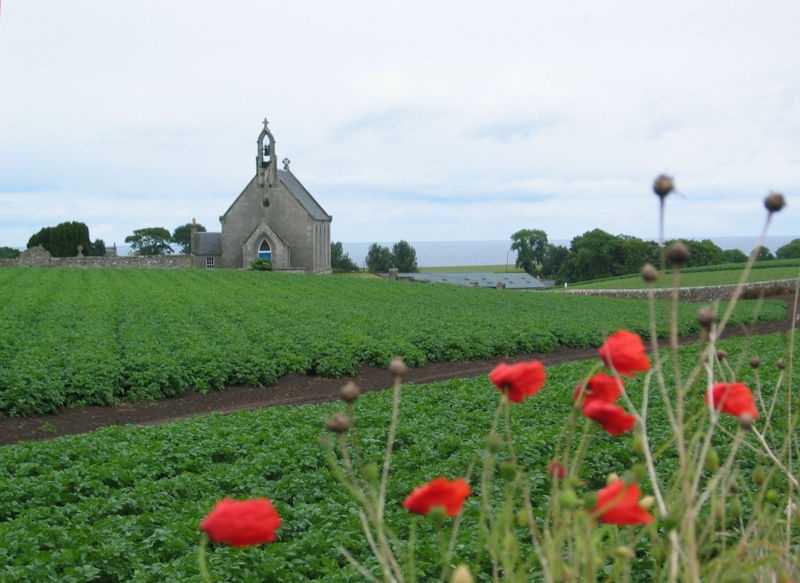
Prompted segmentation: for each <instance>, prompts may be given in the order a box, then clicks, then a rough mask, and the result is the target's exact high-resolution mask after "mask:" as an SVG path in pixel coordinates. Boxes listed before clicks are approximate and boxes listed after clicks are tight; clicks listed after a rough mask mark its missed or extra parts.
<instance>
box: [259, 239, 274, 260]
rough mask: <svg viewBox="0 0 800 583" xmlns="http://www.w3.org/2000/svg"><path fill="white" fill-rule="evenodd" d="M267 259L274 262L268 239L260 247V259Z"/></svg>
mask: <svg viewBox="0 0 800 583" xmlns="http://www.w3.org/2000/svg"><path fill="white" fill-rule="evenodd" d="M265 257H266V258H267V259H269V260H270V261H272V249H270V248H269V243H267V240H266V239H264V240H262V241H261V244H260V245H259V246H258V258H259V259H264V258H265Z"/></svg>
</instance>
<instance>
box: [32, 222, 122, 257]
mask: <svg viewBox="0 0 800 583" xmlns="http://www.w3.org/2000/svg"><path fill="white" fill-rule="evenodd" d="M37 245H41V246H42V247H44V248H45V249H47V251H48V252H49V253H50V255H52V256H53V257H75V256H77V255H78V245H80V246H81V247H82V248H83V254H84V255H97V256H100V255H105V252H106V245H105V243H104V242H103V240H102V239H97V240H96V241H95V242H94V243H92V242H91V240H90V239H89V227H87V226H86V223H81V222H78V221H72V222H67V223H59V224H58V225H56V226H55V227H44V228H42V229H41V230H40V231H39V232H38V233H36V234H35V235H32V236H31V238H30V239H28V247H36V246H37Z"/></svg>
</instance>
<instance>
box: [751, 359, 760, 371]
mask: <svg viewBox="0 0 800 583" xmlns="http://www.w3.org/2000/svg"><path fill="white" fill-rule="evenodd" d="M759 366H761V359H760V358H758V357H757V356H754V357H753V358H751V359H750V368H758V367H759Z"/></svg>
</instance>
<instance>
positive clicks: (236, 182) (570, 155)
mask: <svg viewBox="0 0 800 583" xmlns="http://www.w3.org/2000/svg"><path fill="white" fill-rule="evenodd" d="M798 23H800V2H797V1H796V0H785V1H778V0H763V1H762V2H759V3H755V2H752V0H748V1H739V0H725V1H718V0H708V1H698V0H691V1H683V0H671V1H669V2H657V1H647V2H642V1H641V0H635V1H606V2H598V1H596V0H574V1H567V2H556V1H547V2H544V1H534V0H519V1H515V0H511V1H503V0H498V1H497V2H491V3H490V2H486V1H485V0H481V1H472V0H458V1H450V0H424V1H423V0H404V1H403V2H381V1H375V0H364V1H362V0H337V1H322V0H319V1H309V0H291V1H286V0H283V1H281V2H275V1H270V0H253V1H244V0H226V1H225V2H218V1H216V2H211V1H202V0H191V1H189V0H157V1H156V0H71V1H64V0H2V5H1V6H0V246H2V245H8V246H12V247H20V248H24V246H25V244H26V243H27V240H28V238H29V237H30V236H31V235H32V234H33V233H35V232H37V231H38V230H39V229H41V228H42V227H44V226H52V225H56V224H58V223H60V222H64V221H73V220H74V221H83V222H85V223H86V224H87V225H88V226H89V230H90V235H91V238H92V239H95V238H100V239H103V240H104V241H105V242H106V244H107V245H111V244H113V243H118V244H122V243H123V242H124V239H125V237H126V236H128V235H130V234H131V233H132V232H133V230H134V229H139V228H143V227H153V226H162V227H166V228H167V229H169V230H170V231H172V230H173V229H174V228H175V227H176V226H178V225H181V224H185V223H187V222H190V221H191V219H192V218H196V219H197V221H198V222H199V223H201V224H203V225H204V226H206V228H207V229H208V230H209V231H219V230H220V224H219V216H220V215H222V214H223V213H224V212H225V211H226V210H227V208H228V207H229V206H230V204H231V203H232V202H233V200H234V199H235V198H236V196H237V195H238V194H239V193H240V192H241V191H242V189H243V188H244V186H245V185H246V184H247V183H248V182H249V180H250V179H251V178H252V176H253V175H254V174H255V156H256V147H257V146H256V140H257V138H258V134H259V132H260V131H261V129H262V120H263V119H264V118H265V117H266V118H267V119H269V122H270V125H269V127H270V129H271V130H272V132H273V133H274V135H275V138H276V151H275V154H276V156H277V157H278V159H283V158H289V159H290V160H291V169H292V171H293V172H294V174H295V175H296V176H297V177H298V179H299V180H300V181H301V182H302V183H303V184H304V185H305V186H306V188H307V189H308V190H309V191H310V192H311V193H312V195H313V196H314V197H315V198H316V199H317V201H318V202H319V203H320V204H321V205H322V207H323V208H324V209H325V210H326V211H327V212H328V213H329V214H331V215H332V216H333V222H332V226H331V232H332V233H331V234H332V239H333V240H335V241H336V240H338V241H346V242H347V241H350V242H352V241H367V242H368V241H380V242H389V241H397V240H399V239H405V240H408V241H463V240H487V241H488V240H501V239H505V240H507V239H509V237H510V235H511V234H512V233H513V232H515V231H517V230H519V229H523V228H532V229H542V230H544V231H545V232H546V233H547V234H548V236H549V237H550V239H571V238H572V237H575V236H577V235H580V234H582V233H584V232H586V231H588V230H591V229H594V228H601V229H603V230H605V231H608V232H610V233H612V234H627V235H635V236H638V237H642V238H649V239H652V238H656V237H657V234H658V227H657V225H658V221H657V208H658V200H657V198H656V196H655V195H654V194H653V193H652V190H651V184H652V181H653V179H654V178H655V177H656V176H657V175H658V174H660V173H667V174H670V175H672V176H674V178H675V183H676V185H677V187H678V191H679V192H678V194H676V195H674V196H670V197H669V198H668V200H667V212H666V233H667V236H668V237H690V238H695V239H702V238H707V237H715V236H732V235H749V234H754V235H755V234H757V233H758V232H759V231H760V229H761V227H762V224H763V220H764V217H765V211H764V209H763V204H762V203H763V199H764V197H765V196H766V194H767V193H768V192H770V191H771V190H775V191H778V192H782V193H783V194H784V195H785V196H786V200H787V207H786V208H785V209H784V210H783V211H782V212H781V213H779V214H777V215H776V216H775V217H774V218H773V220H772V224H771V226H770V234H773V235H787V236H797V237H800V140H799V139H798V136H800V58H798V55H800V35H798V34H797V25H798Z"/></svg>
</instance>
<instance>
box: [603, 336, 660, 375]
mask: <svg viewBox="0 0 800 583" xmlns="http://www.w3.org/2000/svg"><path fill="white" fill-rule="evenodd" d="M600 358H602V359H603V362H604V363H605V364H606V366H607V367H608V368H611V369H613V370H616V371H617V372H618V373H619V374H621V375H625V376H628V377H632V376H633V373H634V372H636V371H643V370H650V359H649V358H648V357H647V354H646V353H645V351H644V344H642V339H641V338H639V335H638V334H634V333H633V332H628V331H627V330H620V331H619V332H617V333H615V334H612V335H611V336H610V337H609V338H608V340H606V342H605V344H603V345H602V346H601V347H600Z"/></svg>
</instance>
